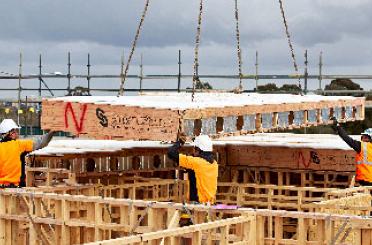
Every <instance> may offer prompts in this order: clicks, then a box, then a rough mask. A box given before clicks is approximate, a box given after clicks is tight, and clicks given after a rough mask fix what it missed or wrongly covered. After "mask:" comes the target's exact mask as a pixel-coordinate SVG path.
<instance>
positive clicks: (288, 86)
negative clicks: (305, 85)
mask: <svg viewBox="0 0 372 245" xmlns="http://www.w3.org/2000/svg"><path fill="white" fill-rule="evenodd" d="M279 90H281V91H286V92H294V93H300V92H301V88H300V87H299V86H298V85H296V84H283V86H281V87H280V89H279Z"/></svg>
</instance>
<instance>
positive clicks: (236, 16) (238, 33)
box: [235, 0, 243, 91]
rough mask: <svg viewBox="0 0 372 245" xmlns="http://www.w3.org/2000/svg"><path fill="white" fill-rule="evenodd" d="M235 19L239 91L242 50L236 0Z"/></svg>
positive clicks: (240, 86)
mask: <svg viewBox="0 0 372 245" xmlns="http://www.w3.org/2000/svg"><path fill="white" fill-rule="evenodd" d="M235 20H236V47H237V53H238V64H239V91H242V89H243V84H242V77H243V75H242V50H241V49H240V32H239V9H238V0H235Z"/></svg>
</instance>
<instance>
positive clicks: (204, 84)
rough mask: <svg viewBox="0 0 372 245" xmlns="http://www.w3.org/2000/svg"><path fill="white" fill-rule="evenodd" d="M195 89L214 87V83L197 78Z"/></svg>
mask: <svg viewBox="0 0 372 245" xmlns="http://www.w3.org/2000/svg"><path fill="white" fill-rule="evenodd" d="M186 89H192V88H190V87H187V88H186ZM195 89H202V90H206V89H213V87H212V85H210V84H209V82H202V81H200V80H196V83H195Z"/></svg>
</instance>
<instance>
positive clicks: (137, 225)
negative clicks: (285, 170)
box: [0, 189, 372, 245]
mask: <svg viewBox="0 0 372 245" xmlns="http://www.w3.org/2000/svg"><path fill="white" fill-rule="evenodd" d="M185 210H187V211H188V212H190V214H191V217H192V220H193V223H194V224H195V226H190V227H184V228H176V227H177V224H178V216H179V214H180V212H184V211H185ZM234 217H238V218H235V219H234ZM287 220H291V221H292V222H294V223H296V226H294V227H295V228H294V229H288V228H287V227H286V225H287ZM205 221H209V222H210V223H209V222H208V223H205ZM345 222H347V224H348V225H350V227H351V231H352V232H344V233H342V235H340V234H341V232H339V230H340V227H339V225H340V224H343V223H345ZM248 227H250V228H248ZM371 227H372V219H371V218H368V217H360V216H350V215H348V216H346V215H337V214H322V213H305V212H293V211H292V212H291V211H275V210H254V209H249V208H236V209H227V208H225V209H219V208H217V207H214V206H204V205H183V204H177V203H164V202H163V203H162V202H148V201H138V200H137V201H136V200H128V199H113V198H102V197H94V196H93V197H87V196H72V195H67V194H65V195H61V194H52V193H41V192H30V191H25V190H18V189H13V190H10V189H8V190H0V244H26V243H28V244H80V243H86V242H97V241H102V240H110V239H117V240H112V241H104V242H101V243H97V244H110V243H111V242H112V244H128V243H129V244H137V243H138V241H142V242H144V243H145V244H147V243H151V244H160V243H162V240H163V238H164V241H163V242H164V244H172V243H171V242H172V241H173V244H177V241H179V239H185V238H186V239H187V238H188V237H191V238H192V237H194V238H193V239H194V241H197V242H196V243H193V244H201V242H202V241H203V242H204V241H210V242H212V241H217V240H219V241H220V240H222V241H226V243H227V242H239V241H240V242H241V243H237V244H247V241H252V242H253V243H248V244H275V243H276V244H293V243H297V244H339V243H342V242H343V241H344V240H345V239H348V238H349V236H350V234H355V236H354V237H353V240H352V242H351V243H349V244H358V245H359V244H368V243H366V242H367V241H369V240H368V239H370V238H371V235H372V233H371V230H372V228H371ZM165 229H168V230H165ZM314 231H316V232H314ZM136 234H141V235H136ZM190 234H191V236H190ZM130 235H134V236H130ZM123 236H126V237H123ZM119 237H123V238H119ZM138 239H140V240H138ZM141 239H143V240H141ZM195 239H196V240H195Z"/></svg>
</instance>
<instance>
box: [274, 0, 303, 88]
mask: <svg viewBox="0 0 372 245" xmlns="http://www.w3.org/2000/svg"><path fill="white" fill-rule="evenodd" d="M279 5H280V11H281V13H282V18H283V22H284V26H285V33H286V35H287V39H288V45H289V49H290V50H291V55H292V61H293V66H294V69H295V72H296V76H297V77H298V86H299V88H300V89H301V80H300V76H299V74H298V66H297V62H296V56H295V53H294V49H293V45H292V41H291V36H290V34H289V29H288V24H287V20H286V18H285V14H284V7H283V2H282V0H279ZM301 90H302V89H301Z"/></svg>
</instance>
